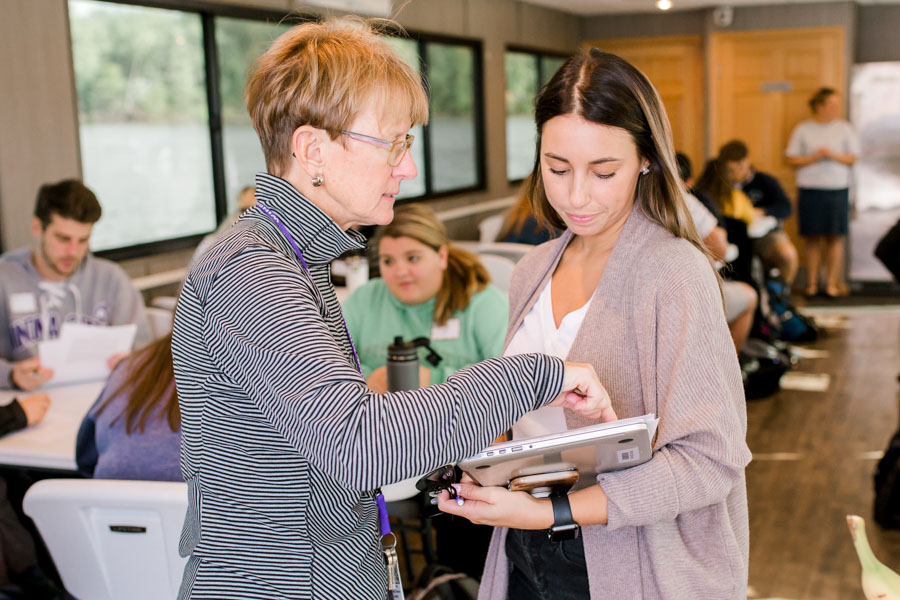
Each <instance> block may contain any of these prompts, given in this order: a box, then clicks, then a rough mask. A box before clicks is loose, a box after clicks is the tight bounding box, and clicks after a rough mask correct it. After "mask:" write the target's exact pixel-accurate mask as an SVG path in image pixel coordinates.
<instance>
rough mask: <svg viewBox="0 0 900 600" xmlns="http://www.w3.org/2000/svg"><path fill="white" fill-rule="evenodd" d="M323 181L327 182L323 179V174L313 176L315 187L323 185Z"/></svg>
mask: <svg viewBox="0 0 900 600" xmlns="http://www.w3.org/2000/svg"><path fill="white" fill-rule="evenodd" d="M323 183H325V180H324V179H322V176H321V175H316V176H315V177H313V178H312V184H313V187H322V184H323Z"/></svg>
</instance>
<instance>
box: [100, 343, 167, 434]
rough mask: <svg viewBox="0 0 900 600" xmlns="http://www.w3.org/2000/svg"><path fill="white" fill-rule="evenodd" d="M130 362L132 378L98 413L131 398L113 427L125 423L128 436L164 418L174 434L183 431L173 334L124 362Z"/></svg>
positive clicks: (127, 379)
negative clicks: (123, 395) (173, 365)
mask: <svg viewBox="0 0 900 600" xmlns="http://www.w3.org/2000/svg"><path fill="white" fill-rule="evenodd" d="M123 360H125V361H128V362H127V363H126V364H124V365H122V368H124V369H128V377H127V378H126V379H125V381H123V382H122V383H121V384H120V385H119V387H117V388H116V389H115V390H113V392H112V393H111V394H110V395H109V396H107V397H106V400H105V401H104V402H103V404H102V405H101V406H100V408H99V409H98V410H97V413H98V414H99V413H101V412H103V411H104V410H105V409H106V407H107V406H109V404H110V403H111V402H112V401H113V399H115V398H117V397H119V396H120V395H121V394H127V396H128V402H127V403H126V405H125V408H124V409H123V410H122V412H121V413H119V415H117V416H116V418H115V419H113V421H112V422H113V423H115V422H116V421H118V420H119V419H121V418H124V419H125V432H126V433H128V434H129V435H130V434H131V433H133V432H134V431H135V430H138V431H140V432H141V433H143V432H144V430H145V428H146V426H147V420H148V419H155V418H158V417H160V416H162V415H163V414H165V416H166V420H167V421H168V422H169V428H170V429H171V430H172V431H178V430H179V429H180V428H181V410H179V408H178V395H177V394H176V393H175V386H174V385H172V383H173V382H174V381H175V373H174V371H173V369H172V334H171V333H169V334H168V335H166V336H165V337H162V338H160V339H158V340H156V341H154V342H151V343H150V344H148V345H147V346H145V347H144V348H143V349H141V350H139V351H138V352H137V353H135V354H134V355H132V356H130V357H128V358H125V359H123Z"/></svg>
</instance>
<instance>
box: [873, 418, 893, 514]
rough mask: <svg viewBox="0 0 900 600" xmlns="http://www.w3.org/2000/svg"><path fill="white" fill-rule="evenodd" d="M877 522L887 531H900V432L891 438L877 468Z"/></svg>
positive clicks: (875, 511) (875, 508) (875, 512)
mask: <svg viewBox="0 0 900 600" xmlns="http://www.w3.org/2000/svg"><path fill="white" fill-rule="evenodd" d="M872 514H873V516H874V517H875V521H876V522H877V523H878V524H879V525H881V526H882V527H884V528H885V529H900V431H898V432H897V433H895V434H894V437H892V438H891V443H890V444H889V445H888V447H887V450H885V452H884V456H883V457H882V458H881V460H879V461H878V465H877V466H876V467H875V506H874V507H873V510H872Z"/></svg>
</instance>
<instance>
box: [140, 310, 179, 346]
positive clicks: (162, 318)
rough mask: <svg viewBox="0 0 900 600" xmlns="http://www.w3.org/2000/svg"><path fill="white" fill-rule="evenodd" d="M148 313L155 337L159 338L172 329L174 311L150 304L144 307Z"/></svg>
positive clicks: (151, 329)
mask: <svg viewBox="0 0 900 600" xmlns="http://www.w3.org/2000/svg"><path fill="white" fill-rule="evenodd" d="M144 312H146V313H147V319H148V320H149V321H150V331H152V332H153V339H159V338H161V337H162V336H164V335H166V334H167V333H169V332H170V331H172V318H173V315H172V311H171V310H166V309H164V308H157V307H155V306H148V307H147V308H145V309H144Z"/></svg>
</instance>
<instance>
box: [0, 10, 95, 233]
mask: <svg viewBox="0 0 900 600" xmlns="http://www.w3.org/2000/svg"><path fill="white" fill-rule="evenodd" d="M69 56H70V54H69V23H68V15H67V12H66V4H65V2H64V1H63V0H5V1H4V2H3V5H2V9H0V57H2V59H0V90H2V92H0V235H2V238H3V242H4V245H5V247H6V248H11V247H15V246H19V245H22V244H23V243H26V242H27V241H28V240H29V239H30V236H29V233H28V231H29V227H30V222H31V221H30V215H31V211H32V209H33V208H34V197H35V193H36V191H37V188H38V186H39V185H40V184H41V183H43V182H46V181H56V180H59V179H63V178H66V177H73V176H78V175H79V174H80V172H81V162H80V155H79V152H78V120H77V116H76V106H75V88H74V81H73V74H72V64H71V63H72V61H71V60H70V58H69Z"/></svg>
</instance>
